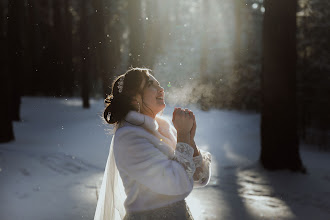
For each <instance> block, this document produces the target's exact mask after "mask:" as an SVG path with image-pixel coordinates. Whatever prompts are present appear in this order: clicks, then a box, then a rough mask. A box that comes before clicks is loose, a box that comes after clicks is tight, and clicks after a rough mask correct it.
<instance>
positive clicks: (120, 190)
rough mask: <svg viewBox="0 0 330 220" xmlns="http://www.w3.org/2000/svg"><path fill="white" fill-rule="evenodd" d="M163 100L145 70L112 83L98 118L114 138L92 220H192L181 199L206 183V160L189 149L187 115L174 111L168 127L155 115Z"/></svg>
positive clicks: (191, 129)
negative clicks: (101, 117) (111, 128)
mask: <svg viewBox="0 0 330 220" xmlns="http://www.w3.org/2000/svg"><path fill="white" fill-rule="evenodd" d="M164 95H165V94H164V89H163V88H162V87H161V86H160V85H159V82H158V81H157V80H156V79H155V78H154V77H153V76H152V75H151V74H150V70H148V69H143V68H131V69H130V70H128V71H127V72H126V73H125V74H123V75H121V76H119V77H118V78H117V79H116V80H115V81H114V83H113V85H112V94H111V95H110V96H108V97H107V98H106V99H105V103H106V104H107V106H106V108H105V110H104V118H105V120H106V121H107V122H108V123H109V124H114V125H115V134H114V136H113V139H112V142H111V146H110V154H109V157H108V160H107V165H106V168H105V172H104V177H103V180H102V186H101V190H100V193H99V198H98V203H97V208H96V212H95V216H94V220H106V219H107V220H108V219H124V220H131V219H171V220H172V219H193V217H192V216H191V213H190V211H189V208H188V207H187V205H186V203H185V200H184V199H185V198H186V197H187V196H188V195H189V193H190V192H191V191H192V189H193V187H200V186H205V185H206V184H207V183H208V182H209V179H210V176H211V174H210V172H211V171H210V163H211V155H210V154H209V153H208V152H206V151H203V150H201V149H198V147H197V146H196V144H195V141H194V136H195V132H196V121H195V116H194V114H193V113H192V112H191V111H190V110H188V109H181V108H175V110H174V112H173V119H172V122H173V125H174V127H173V126H172V125H171V124H170V123H169V122H168V121H166V120H165V119H163V118H161V117H159V116H158V115H157V114H158V113H160V112H162V111H163V109H164V108H165V102H164ZM118 171H119V175H118Z"/></svg>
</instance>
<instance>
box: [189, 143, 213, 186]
mask: <svg viewBox="0 0 330 220" xmlns="http://www.w3.org/2000/svg"><path fill="white" fill-rule="evenodd" d="M199 151H200V155H199V156H197V157H194V158H193V161H194V163H195V167H196V171H195V173H194V176H193V178H194V181H195V182H197V183H199V184H205V183H207V182H208V180H209V178H210V165H211V160H212V156H211V154H210V153H209V152H207V151H203V150H201V149H200V150H199Z"/></svg>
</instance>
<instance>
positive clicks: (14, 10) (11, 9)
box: [8, 0, 25, 121]
mask: <svg viewBox="0 0 330 220" xmlns="http://www.w3.org/2000/svg"><path fill="white" fill-rule="evenodd" d="M23 16H24V1H21V0H11V1H9V4H8V17H9V18H8V57H9V77H10V82H9V83H11V84H12V85H11V86H12V93H11V105H12V107H11V111H10V112H11V114H12V119H13V120H15V121H20V104H21V88H22V86H21V76H22V75H24V73H23V72H24V71H25V70H24V68H23V64H24V62H23V56H24V48H23V42H22V41H23V37H22V34H23Z"/></svg>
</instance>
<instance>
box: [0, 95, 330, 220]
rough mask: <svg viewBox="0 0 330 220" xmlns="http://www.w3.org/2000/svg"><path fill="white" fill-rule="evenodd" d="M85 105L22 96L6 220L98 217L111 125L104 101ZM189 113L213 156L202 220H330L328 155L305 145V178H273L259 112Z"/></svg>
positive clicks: (5, 170) (3, 155) (193, 198)
mask: <svg viewBox="0 0 330 220" xmlns="http://www.w3.org/2000/svg"><path fill="white" fill-rule="evenodd" d="M81 106H82V103H81V101H80V99H75V98H69V99H65V98H59V99H57V98H40V97H24V98H23V100H22V107H21V116H22V122H15V123H14V130H15V137H16V140H15V141H14V142H10V143H6V144H0V187H1V188H0V219H1V220H77V219H93V216H94V211H95V207H96V202H97V193H98V189H99V187H100V183H101V181H102V176H103V171H104V167H105V163H106V159H107V156H108V152H109V145H110V141H111V126H109V125H107V124H105V123H104V122H103V121H102V119H101V116H102V110H103V107H104V106H103V102H102V100H91V108H90V109H83V108H82V107H81ZM181 107H185V106H181ZM191 109H192V110H193V111H194V113H195V115H196V120H197V135H196V143H197V144H198V145H199V147H200V148H202V149H205V150H208V151H209V152H211V154H212V156H213V157H212V178H211V181H210V183H209V185H208V186H206V187H204V188H198V189H194V190H193V192H192V193H191V194H190V195H189V197H188V198H187V203H188V205H189V207H190V210H191V212H192V213H193V215H194V218H195V219H196V220H198V219H209V220H211V219H212V220H213V219H214V220H215V219H217V220H218V219H225V220H233V219H284V220H286V219H299V220H300V219H306V220H309V219H313V220H316V219H324V220H327V219H330V153H326V152H319V151H317V150H315V149H316V148H313V147H310V146H302V147H301V150H300V152H301V157H302V160H303V162H304V164H305V166H306V167H307V169H308V174H307V175H304V174H299V173H292V172H290V171H276V172H268V171H265V170H264V169H263V168H262V167H261V166H260V165H259V163H258V157H259V153H260V134H259V133H260V130H259V126H260V115H259V114H256V113H250V112H240V111H227V110H211V111H208V112H203V111H200V110H198V109H196V108H194V107H192V108H191ZM172 111H173V106H172V107H171V106H168V107H167V108H166V109H165V111H164V113H163V116H164V117H167V118H168V119H171V118H170V117H171V114H172ZM279 138H280V137H279ZM278 159H279V160H280V159H281V158H278Z"/></svg>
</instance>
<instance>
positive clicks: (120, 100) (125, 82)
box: [103, 68, 151, 124]
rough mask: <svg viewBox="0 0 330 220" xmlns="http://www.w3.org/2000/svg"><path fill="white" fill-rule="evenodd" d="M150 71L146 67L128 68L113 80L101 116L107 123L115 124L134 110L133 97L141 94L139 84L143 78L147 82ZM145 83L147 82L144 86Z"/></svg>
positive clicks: (141, 89) (141, 90)
mask: <svg viewBox="0 0 330 220" xmlns="http://www.w3.org/2000/svg"><path fill="white" fill-rule="evenodd" d="M150 71H151V70H149V69H146V68H130V69H129V70H128V71H127V72H126V73H124V74H123V75H120V76H118V77H117V78H116V79H115V80H114V81H113V83H112V91H111V94H110V95H108V96H107V98H106V99H105V100H104V103H105V104H106V107H105V109H104V113H103V117H104V119H105V121H106V122H107V123H109V124H117V123H118V122H120V121H121V120H123V119H124V118H125V117H126V115H127V113H128V112H129V111H132V110H134V111H136V107H134V105H133V104H132V101H133V98H134V96H135V95H137V94H141V96H143V90H144V88H141V84H142V82H143V79H145V82H148V80H149V74H150ZM120 84H122V85H120ZM146 85H147V83H145V85H144V86H146ZM119 88H121V89H119Z"/></svg>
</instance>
